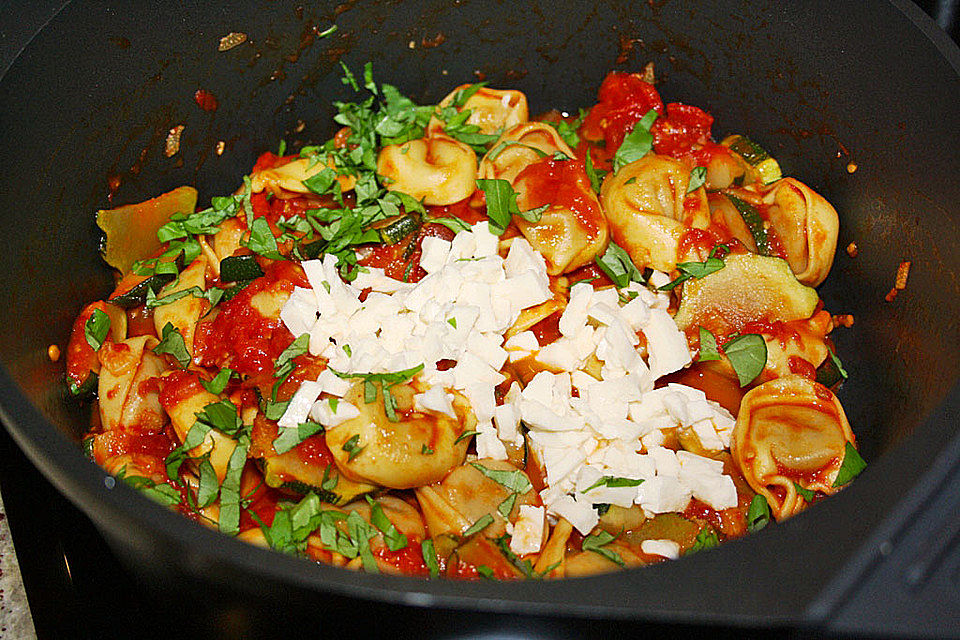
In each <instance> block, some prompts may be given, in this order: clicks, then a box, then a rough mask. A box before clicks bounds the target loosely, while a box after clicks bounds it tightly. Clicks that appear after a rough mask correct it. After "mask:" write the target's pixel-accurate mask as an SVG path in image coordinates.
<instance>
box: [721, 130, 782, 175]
mask: <svg viewBox="0 0 960 640" xmlns="http://www.w3.org/2000/svg"><path fill="white" fill-rule="evenodd" d="M721 144H722V145H723V146H725V147H728V148H729V149H730V150H731V151H733V152H734V153H736V154H737V155H739V156H740V157H741V158H743V159H744V161H745V162H746V163H747V164H748V165H750V166H751V167H753V169H754V170H755V171H756V173H757V175H758V176H759V177H760V181H761V182H763V184H770V183H771V182H776V181H777V180H779V179H780V178H782V177H783V173H782V172H781V171H780V164H779V163H778V162H777V161H776V160H775V159H774V158H773V157H771V156H770V154H769V153H767V152H766V150H765V149H764V148H763V147H761V146H760V145H758V144H757V143H756V142H754V141H753V140H751V139H750V138H748V137H747V136H741V135H733V136H728V137H727V138H726V139H724V140H723V142H722V143H721Z"/></svg>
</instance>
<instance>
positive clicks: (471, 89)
mask: <svg viewBox="0 0 960 640" xmlns="http://www.w3.org/2000/svg"><path fill="white" fill-rule="evenodd" d="M485 86H487V83H486V82H475V83H473V84H471V85H470V86H467V87H464V88H463V89H458V90H457V92H456V93H455V94H453V100H452V104H453V106H454V107H457V108H460V107H462V106H463V105H465V104H467V100H469V99H470V98H472V97H473V95H474V94H475V93H476V92H477V91H480V89H482V88H483V87H485Z"/></svg>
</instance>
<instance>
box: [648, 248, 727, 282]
mask: <svg viewBox="0 0 960 640" xmlns="http://www.w3.org/2000/svg"><path fill="white" fill-rule="evenodd" d="M720 251H723V252H724V253H725V252H726V251H728V248H727V245H725V244H718V245H716V246H715V247H714V248H713V249H711V250H710V255H709V256H707V259H706V260H704V261H703V262H681V263H679V264H677V270H678V271H679V272H680V276H679V277H678V278H677V279H676V280H673V281H672V282H668V283H667V284H665V285H663V286H662V287H660V288H659V289H658V290H659V291H671V290H672V289H674V288H675V287H676V286H677V285H678V284H680V283H682V282H686V281H687V280H689V279H690V278H705V277H707V276H708V275H710V274H711V273H716V272H717V271H720V269H723V267H724V266H726V263H725V262H724V261H723V258H722V257H719V256H717V255H716V254H717V253H718V252H720Z"/></svg>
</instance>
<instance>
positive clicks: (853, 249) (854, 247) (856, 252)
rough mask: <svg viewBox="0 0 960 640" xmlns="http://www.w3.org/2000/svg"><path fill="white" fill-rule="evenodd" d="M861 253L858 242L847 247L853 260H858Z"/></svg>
mask: <svg viewBox="0 0 960 640" xmlns="http://www.w3.org/2000/svg"><path fill="white" fill-rule="evenodd" d="M859 253H860V249H859V247H857V243H856V242H851V243H850V244H848V245H847V255H848V256H850V257H851V258H856V257H857V255H859Z"/></svg>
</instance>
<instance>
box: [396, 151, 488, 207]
mask: <svg viewBox="0 0 960 640" xmlns="http://www.w3.org/2000/svg"><path fill="white" fill-rule="evenodd" d="M377 173H379V174H380V175H381V176H383V177H384V178H386V184H385V186H386V188H387V190H388V191H401V192H403V193H406V194H408V195H411V196H413V197H414V198H416V199H417V200H422V201H423V202H424V204H429V205H445V204H453V203H454V202H459V201H461V200H463V199H464V198H467V197H468V196H469V195H470V194H472V193H473V191H474V189H475V187H476V185H475V183H474V177H475V175H476V173H477V154H475V153H474V152H473V149H471V148H470V147H468V146H467V145H465V144H464V143H462V142H458V141H457V140H454V139H453V138H448V137H446V136H441V135H437V136H432V137H429V138H421V139H418V140H410V141H408V142H404V143H403V144H391V145H388V146H386V147H384V148H383V149H381V150H380V155H379V156H377Z"/></svg>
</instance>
